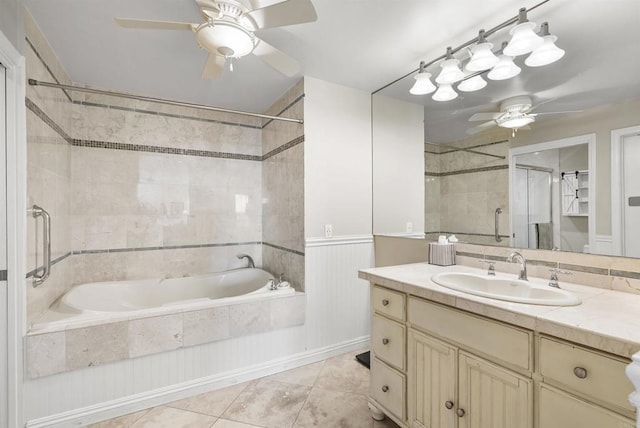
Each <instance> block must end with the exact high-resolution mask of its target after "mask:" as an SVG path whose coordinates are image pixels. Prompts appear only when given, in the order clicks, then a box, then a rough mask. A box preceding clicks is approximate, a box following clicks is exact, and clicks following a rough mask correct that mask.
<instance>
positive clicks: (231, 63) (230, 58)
mask: <svg viewBox="0 0 640 428" xmlns="http://www.w3.org/2000/svg"><path fill="white" fill-rule="evenodd" d="M229 71H233V58H232V57H229Z"/></svg>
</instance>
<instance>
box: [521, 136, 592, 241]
mask: <svg viewBox="0 0 640 428" xmlns="http://www.w3.org/2000/svg"><path fill="white" fill-rule="evenodd" d="M580 144H586V145H587V147H588V148H587V150H588V153H589V166H588V168H589V218H588V222H589V249H590V251H591V252H593V250H594V249H595V248H596V247H595V245H596V191H595V190H596V134H585V135H578V136H575V137H568V138H560V139H558V140H552V141H546V142H544V143H537V144H530V145H527V146H520V147H515V148H513V149H509V243H510V245H511V246H513V244H514V238H513V223H514V222H513V216H514V211H513V205H512V201H514V200H515V199H514V197H515V194H514V192H515V190H514V188H515V186H514V183H515V174H516V173H515V164H516V156H517V155H522V154H525V153H534V152H537V151H543V150H551V149H562V148H565V147H571V146H577V145H580Z"/></svg>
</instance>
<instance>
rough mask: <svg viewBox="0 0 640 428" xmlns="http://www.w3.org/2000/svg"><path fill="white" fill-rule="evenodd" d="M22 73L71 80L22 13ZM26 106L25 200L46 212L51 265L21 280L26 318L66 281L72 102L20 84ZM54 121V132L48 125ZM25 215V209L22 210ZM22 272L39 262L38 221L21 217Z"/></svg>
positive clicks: (64, 287)
mask: <svg viewBox="0 0 640 428" xmlns="http://www.w3.org/2000/svg"><path fill="white" fill-rule="evenodd" d="M25 32H26V37H27V43H26V44H25V61H26V74H27V77H28V78H33V79H37V80H43V81H49V82H50V81H59V82H61V83H71V80H70V79H69V77H68V75H67V74H66V72H65V71H64V68H63V67H62V65H61V64H60V62H59V61H58V59H57V58H56V56H55V54H54V52H53V50H52V49H51V47H50V46H49V45H48V43H47V41H46V40H45V39H44V37H43V36H42V35H41V33H40V30H39V29H38V27H37V26H36V24H35V22H34V21H33V18H32V17H31V16H30V15H29V13H28V12H26V11H25ZM26 96H27V100H26V104H27V124H26V125H27V203H28V206H33V205H34V204H36V205H39V206H41V207H42V208H44V209H45V210H47V212H48V213H49V214H50V215H51V228H52V229H51V258H52V260H60V261H59V262H58V263H56V264H55V265H54V266H53V268H52V272H51V276H50V277H49V279H48V280H47V281H46V283H44V284H43V285H41V286H40V287H38V288H33V287H32V285H31V279H27V280H26V283H25V287H26V292H27V321H28V322H29V323H30V322H31V321H32V320H33V319H35V318H36V317H38V316H39V315H40V314H41V313H43V312H44V311H45V310H46V309H47V308H48V307H49V305H50V304H51V303H52V302H53V301H54V300H55V299H57V298H58V297H59V296H60V295H62V294H64V293H65V291H66V290H67V289H68V288H69V286H70V285H71V282H70V278H71V274H72V272H73V266H72V260H71V258H69V257H66V258H65V256H66V255H68V254H69V252H70V251H71V250H72V247H71V232H70V230H71V216H70V213H71V190H70V189H71V186H70V183H71V149H72V147H71V146H70V145H69V143H68V142H67V141H66V140H65V138H63V136H61V135H60V132H58V131H60V130H62V132H63V134H64V133H65V132H68V129H69V128H70V123H71V121H70V118H71V108H72V104H71V101H70V100H69V98H68V97H67V94H65V93H64V92H63V91H61V90H56V89H50V88H43V87H33V86H30V85H27V86H26ZM53 122H55V124H56V126H57V127H58V131H57V130H56V129H54V128H53V127H52V123H53ZM25 215H26V213H25ZM26 263H27V265H26V269H27V271H32V270H34V269H35V268H36V267H37V266H41V265H42V264H43V260H42V220H41V219H38V220H37V221H36V219H33V218H32V217H31V216H29V217H28V220H27V261H26Z"/></svg>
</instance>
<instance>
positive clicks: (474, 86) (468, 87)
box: [458, 75, 487, 92]
mask: <svg viewBox="0 0 640 428" xmlns="http://www.w3.org/2000/svg"><path fill="white" fill-rule="evenodd" d="M485 86H487V81H486V80H484V79H483V78H482V76H480V75H477V76H474V77H472V78H471V79H467V80H463V81H462V82H461V83H460V84H459V85H458V90H459V91H462V92H474V91H479V90H480V89H482V88H484V87H485Z"/></svg>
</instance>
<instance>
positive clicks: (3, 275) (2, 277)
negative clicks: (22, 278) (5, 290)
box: [0, 270, 7, 281]
mask: <svg viewBox="0 0 640 428" xmlns="http://www.w3.org/2000/svg"><path fill="white" fill-rule="evenodd" d="M6 280H7V271H6V270H0V281H6Z"/></svg>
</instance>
